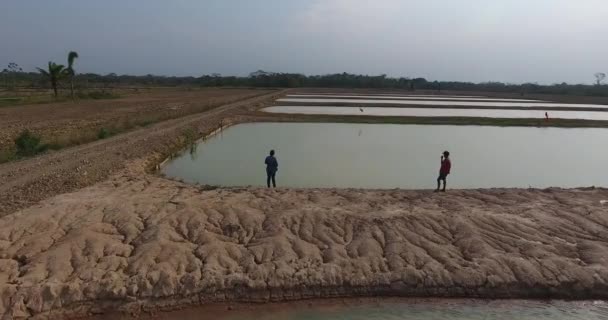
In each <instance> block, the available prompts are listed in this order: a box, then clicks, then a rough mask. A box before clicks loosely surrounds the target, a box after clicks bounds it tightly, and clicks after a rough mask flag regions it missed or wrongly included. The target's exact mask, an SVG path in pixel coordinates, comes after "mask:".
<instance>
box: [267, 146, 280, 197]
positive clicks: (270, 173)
mask: <svg viewBox="0 0 608 320" xmlns="http://www.w3.org/2000/svg"><path fill="white" fill-rule="evenodd" d="M264 163H265V164H266V185H268V188H270V180H272V186H273V187H274V188H276V187H277V183H276V181H275V179H274V178H275V176H276V174H277V171H278V170H279V162H278V161H277V158H275V157H274V150H270V155H269V156H268V157H266V160H264Z"/></svg>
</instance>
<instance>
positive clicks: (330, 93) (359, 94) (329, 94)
mask: <svg viewBox="0 0 608 320" xmlns="http://www.w3.org/2000/svg"><path fill="white" fill-rule="evenodd" d="M319 95H323V96H329V97H331V96H344V95H349V96H353V97H370V98H372V99H373V98H382V97H387V96H389V97H397V98H401V97H444V98H447V97H456V98H483V97H484V96H465V95H462V96H461V95H443V94H403V93H352V92H349V93H347V94H345V93H332V92H319V93H297V92H295V93H293V94H289V96H301V97H312V96H319Z"/></svg>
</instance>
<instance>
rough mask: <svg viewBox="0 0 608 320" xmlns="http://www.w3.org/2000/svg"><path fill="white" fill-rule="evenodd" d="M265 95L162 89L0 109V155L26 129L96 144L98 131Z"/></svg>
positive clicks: (46, 137)
mask: <svg viewBox="0 0 608 320" xmlns="http://www.w3.org/2000/svg"><path fill="white" fill-rule="evenodd" d="M269 92H271V90H255V89H194V90H183V89H182V90H178V89H165V90H155V91H152V92H143V93H140V94H131V95H128V96H125V97H124V98H119V99H104V100H84V101H83V100H77V101H74V102H72V101H68V102H60V103H45V104H32V105H22V106H13V107H3V108H0V151H1V150H3V149H4V150H6V149H8V148H10V147H11V146H12V144H13V139H14V138H15V137H16V136H17V135H18V134H19V133H20V132H21V131H23V130H24V129H28V130H30V131H32V132H34V133H35V134H37V135H39V136H40V137H41V138H42V140H43V143H52V144H62V145H73V144H78V142H79V140H82V141H83V142H89V141H91V140H94V139H95V138H96V135H97V133H98V131H99V130H100V129H101V128H106V129H109V130H119V131H122V130H124V129H129V128H132V127H135V126H138V125H146V124H150V123H154V122H159V121H162V120H168V119H173V118H178V117H183V116H186V115H189V114H194V113H198V112H204V111H207V110H211V109H213V108H215V107H218V106H221V105H225V104H229V103H233V102H236V101H239V100H243V99H246V98H251V97H255V96H259V95H262V94H265V93H269ZM87 139H88V141H86V140H87Z"/></svg>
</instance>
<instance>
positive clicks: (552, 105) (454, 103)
mask: <svg viewBox="0 0 608 320" xmlns="http://www.w3.org/2000/svg"><path fill="white" fill-rule="evenodd" d="M277 102H282V103H310V104H312V103H325V104H328V105H331V104H334V105H335V104H340V103H343V104H355V105H366V104H397V105H399V104H402V105H408V104H413V105H432V106H471V107H516V108H531V109H532V108H539V107H542V108H604V109H608V105H599V104H571V103H544V102H496V101H483V102H482V101H434V100H382V99H331V98H327V99H325V98H324V99H317V98H310V99H302V98H282V99H277Z"/></svg>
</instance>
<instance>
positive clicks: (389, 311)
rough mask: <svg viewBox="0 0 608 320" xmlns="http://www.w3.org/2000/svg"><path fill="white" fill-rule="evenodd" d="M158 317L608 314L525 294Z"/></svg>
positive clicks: (509, 318)
mask: <svg viewBox="0 0 608 320" xmlns="http://www.w3.org/2000/svg"><path fill="white" fill-rule="evenodd" d="M154 319H167V320H168V319H182V320H203V319H216V320H249V319H255V320H397V319H401V320H442V319H446V320H447V319H450V320H549V319H550V320H579V319H580V320H600V319H608V305H607V304H606V302H603V301H596V302H593V301H586V302H564V301H553V302H540V301H526V300H515V301H508V300H507V301H505V300H488V301H480V300H474V301H452V300H441V299H435V300H428V301H422V302H415V303H414V302H388V303H361V304H352V303H348V304H338V305H322V306H318V305H317V304H316V303H311V305H310V306H304V305H302V304H295V305H289V304H283V305H280V306H275V305H272V304H270V305H259V306H255V307H252V308H242V309H239V308H236V309H234V310H226V309H223V310H206V311H205V310H203V309H200V310H197V309H191V310H183V311H177V312H172V313H167V314H162V315H158V316H157V317H154Z"/></svg>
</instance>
